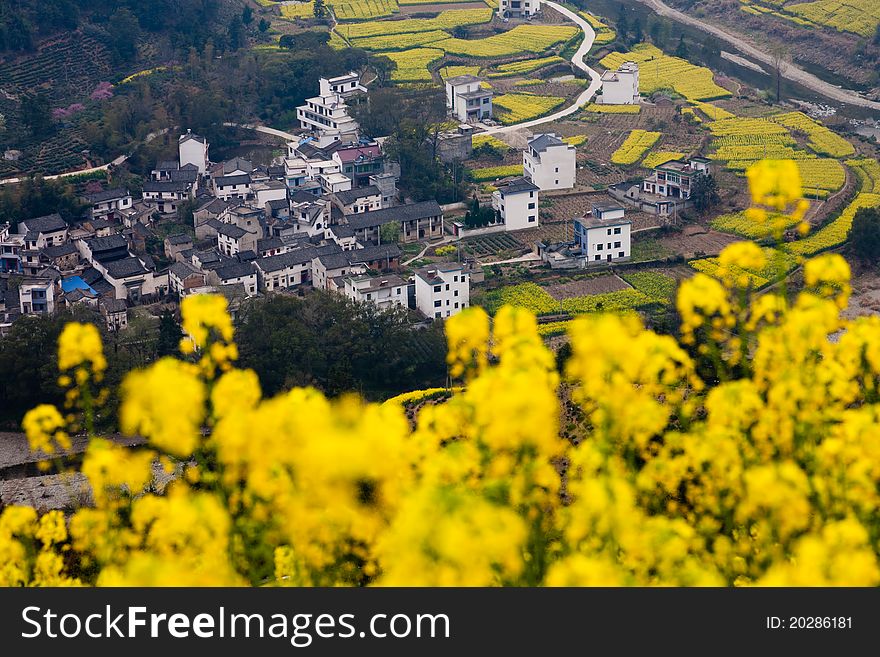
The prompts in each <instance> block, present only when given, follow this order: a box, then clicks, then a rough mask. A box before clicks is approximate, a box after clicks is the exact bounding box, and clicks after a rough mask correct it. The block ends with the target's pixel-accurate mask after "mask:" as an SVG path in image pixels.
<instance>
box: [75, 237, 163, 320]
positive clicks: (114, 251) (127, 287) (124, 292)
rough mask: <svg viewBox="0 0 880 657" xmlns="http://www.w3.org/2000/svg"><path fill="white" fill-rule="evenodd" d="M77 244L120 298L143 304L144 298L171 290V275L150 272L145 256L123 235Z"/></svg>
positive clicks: (84, 240) (97, 238)
mask: <svg viewBox="0 0 880 657" xmlns="http://www.w3.org/2000/svg"><path fill="white" fill-rule="evenodd" d="M76 245H77V248H78V249H79V252H80V256H82V258H83V259H84V260H87V261H88V262H89V263H91V265H92V268H94V269H95V270H96V271H97V272H98V273H99V274H100V275H101V277H102V278H103V279H104V280H105V281H106V282H107V283H109V284H110V285H111V286H112V288H113V294H114V296H115V298H117V299H129V300H130V301H131V302H132V303H140V302H141V301H142V300H143V299H144V297H147V298H156V297H158V296H161V295H163V294H165V292H166V291H167V289H168V275H167V274H158V273H156V272H154V271H150V270H149V269H148V268H147V266H146V265H145V263H144V261H143V260H142V259H141V258H138V257H137V256H134V255H132V254H131V253H130V252H129V250H128V242H127V241H126V239H125V237H123V236H122V235H110V236H109V237H95V238H91V239H83V240H77V242H76ZM87 282H89V281H87ZM89 284H90V285H92V287H95V286H94V284H93V283H91V282H89Z"/></svg>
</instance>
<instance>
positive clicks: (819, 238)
mask: <svg viewBox="0 0 880 657" xmlns="http://www.w3.org/2000/svg"><path fill="white" fill-rule="evenodd" d="M877 207H880V194H865V193H862V194H859V195H858V196H856V198H855V199H854V200H853V202H852V203H850V204H849V205H848V206H847V207H846V209H844V211H843V212H842V213H841V214H840V216H839V217H837V219H835V220H833V221H832V222H831V223H829V224H828V225H826V226H824V227H823V228H820V229H819V230H818V231H816V232H815V233H813V234H812V235H809V236H808V237H805V238H803V239H801V240H798V241H796V242H790V243H788V244H786V248H787V249H788V250H789V251H790V252H791V253H795V254H797V255H802V256H811V255H815V254H816V253H820V252H821V251H825V250H827V249H831V248H833V247H835V246H838V245H839V244H843V243H844V242H845V241H846V238H847V236H848V235H849V229H850V228H852V222H853V218H854V217H855V216H856V212H858V211H859V210H860V209H861V208H877Z"/></svg>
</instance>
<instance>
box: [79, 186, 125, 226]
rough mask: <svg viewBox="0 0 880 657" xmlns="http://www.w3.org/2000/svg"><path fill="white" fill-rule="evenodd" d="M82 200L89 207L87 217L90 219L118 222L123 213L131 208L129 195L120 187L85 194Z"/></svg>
mask: <svg viewBox="0 0 880 657" xmlns="http://www.w3.org/2000/svg"><path fill="white" fill-rule="evenodd" d="M82 200H83V202H85V203H87V204H88V206H89V208H88V216H89V218H90V219H100V218H104V219H109V220H115V221H120V220H121V219H122V216H123V213H124V211H125V210H128V209H130V208H131V206H132V199H131V194H130V193H129V192H128V190H127V189H123V188H121V187H119V188H116V189H106V190H104V191H101V192H94V193H92V194H86V195H85V196H83V197H82Z"/></svg>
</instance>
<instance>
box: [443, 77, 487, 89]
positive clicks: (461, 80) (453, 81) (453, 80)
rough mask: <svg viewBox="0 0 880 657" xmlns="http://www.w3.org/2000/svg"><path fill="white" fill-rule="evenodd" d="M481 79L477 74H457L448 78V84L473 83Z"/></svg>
mask: <svg viewBox="0 0 880 657" xmlns="http://www.w3.org/2000/svg"><path fill="white" fill-rule="evenodd" d="M479 81H480V78H478V77H476V76H475V75H456V76H455V77H454V78H447V79H446V84H448V85H451V86H453V87H457V86H459V85H462V84H471V83H473V82H479Z"/></svg>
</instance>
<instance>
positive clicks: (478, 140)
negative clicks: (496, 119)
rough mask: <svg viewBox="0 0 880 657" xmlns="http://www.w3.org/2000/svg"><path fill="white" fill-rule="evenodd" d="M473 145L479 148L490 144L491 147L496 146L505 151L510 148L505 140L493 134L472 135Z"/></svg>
mask: <svg viewBox="0 0 880 657" xmlns="http://www.w3.org/2000/svg"><path fill="white" fill-rule="evenodd" d="M473 146H474V148H479V147H480V146H491V147H492V148H497V149H498V150H501V151H506V150H508V149H509V148H510V146H509V145H507V144H506V143H505V142H503V141H501V140H500V139H498V137H495V136H493V135H485V134H484V135H474V138H473Z"/></svg>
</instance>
